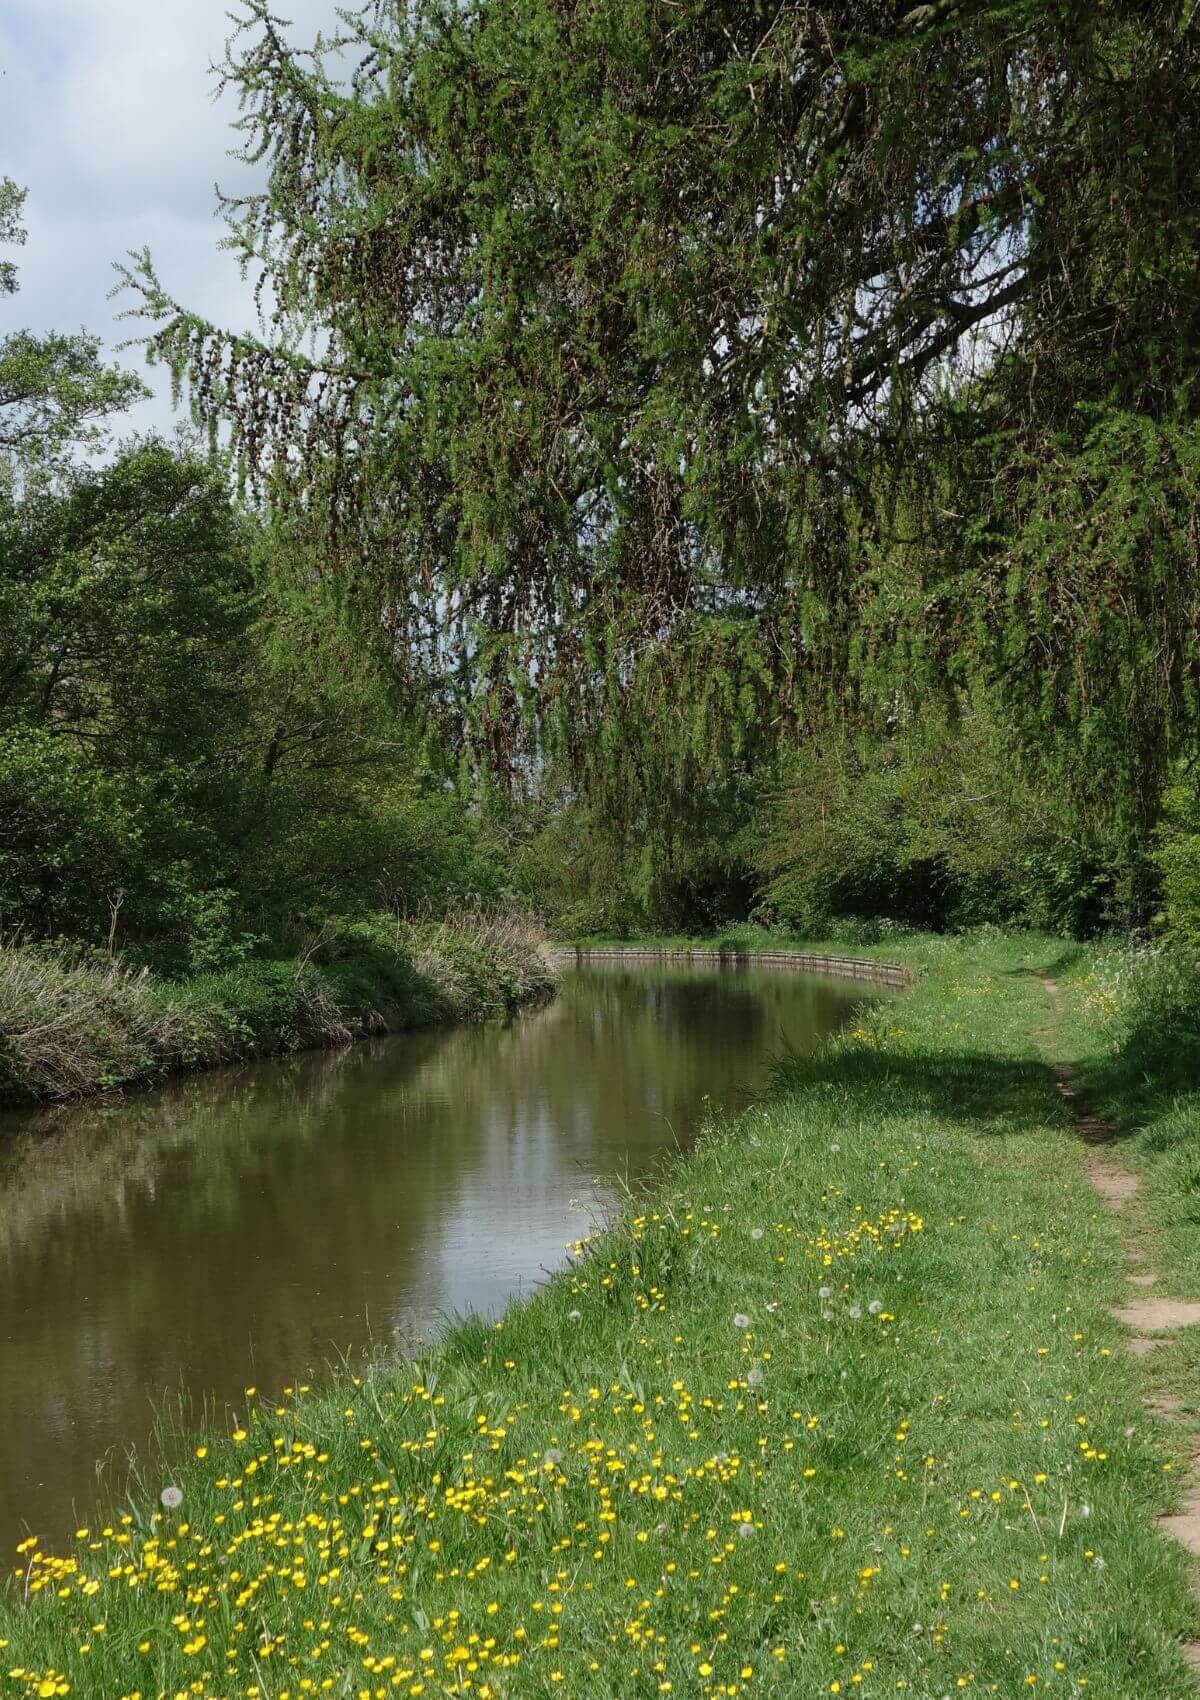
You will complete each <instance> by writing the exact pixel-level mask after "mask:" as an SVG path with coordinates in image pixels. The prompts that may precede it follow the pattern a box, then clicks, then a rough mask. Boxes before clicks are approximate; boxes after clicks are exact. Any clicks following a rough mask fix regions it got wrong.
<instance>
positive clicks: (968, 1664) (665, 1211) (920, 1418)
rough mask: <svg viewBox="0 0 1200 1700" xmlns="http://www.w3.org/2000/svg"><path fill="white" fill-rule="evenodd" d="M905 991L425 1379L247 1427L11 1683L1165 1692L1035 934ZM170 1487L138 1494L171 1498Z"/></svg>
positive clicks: (149, 1514) (471, 1691)
mask: <svg viewBox="0 0 1200 1700" xmlns="http://www.w3.org/2000/svg"><path fill="white" fill-rule="evenodd" d="M906 948H907V949H908V950H909V951H910V958H909V959H910V960H911V961H913V963H914V965H918V963H917V961H916V959H917V958H918V957H920V958H921V962H920V964H919V965H921V966H924V967H925V968H926V970H927V972H926V973H925V974H924V975H923V977H922V978H921V980H920V981H919V982H918V984H917V985H916V986H915V987H914V988H913V989H912V990H911V991H910V992H908V993H906V994H905V995H904V996H903V997H902V998H900V999H897V1000H889V1001H888V1002H887V1003H886V1004H883V1005H880V1006H877V1007H876V1008H874V1009H873V1010H871V1011H870V1012H868V1013H865V1014H864V1015H863V1016H862V1018H861V1019H860V1020H859V1021H858V1023H857V1024H856V1025H855V1027H854V1028H853V1029H852V1030H851V1031H850V1032H848V1033H846V1034H845V1035H843V1037H842V1038H840V1039H839V1040H837V1041H835V1043H834V1044H833V1045H832V1046H831V1047H829V1049H828V1050H827V1051H826V1052H825V1053H823V1054H822V1055H821V1056H820V1057H818V1058H817V1059H815V1060H813V1061H809V1062H806V1063H803V1064H802V1063H799V1062H797V1063H794V1064H791V1065H789V1067H788V1069H787V1071H786V1072H785V1073H784V1074H783V1075H782V1076H781V1077H780V1079H779V1081H778V1083H777V1087H776V1089H775V1091H774V1092H773V1093H771V1094H770V1095H769V1096H768V1097H767V1098H765V1099H764V1100H763V1101H762V1102H761V1103H760V1104H758V1105H757V1106H756V1107H755V1108H753V1109H752V1110H751V1111H749V1112H748V1113H747V1114H746V1115H744V1116H742V1117H740V1118H738V1119H737V1120H736V1121H734V1122H732V1123H730V1124H728V1125H722V1126H714V1127H713V1128H712V1129H711V1131H710V1133H709V1136H708V1137H707V1139H706V1140H705V1141H703V1143H702V1144H701V1145H700V1147H699V1148H698V1149H697V1150H696V1151H695V1152H694V1153H692V1154H691V1155H690V1156H688V1157H687V1158H686V1159H683V1160H681V1161H679V1162H677V1163H676V1164H674V1165H673V1166H672V1167H671V1168H670V1169H669V1170H668V1171H667V1172H666V1173H665V1174H664V1175H663V1176H662V1177H661V1179H660V1181H659V1182H658V1183H657V1184H656V1185H655V1186H654V1187H653V1188H651V1189H650V1191H649V1192H648V1193H647V1194H646V1195H645V1196H638V1197H636V1198H633V1199H631V1200H630V1201H629V1204H628V1208H627V1209H626V1210H625V1212H624V1213H623V1215H622V1216H621V1218H620V1220H619V1221H617V1222H616V1223H614V1224H613V1225H612V1226H611V1228H610V1229H608V1230H607V1231H606V1232H605V1233H604V1234H602V1235H601V1236H599V1237H598V1238H597V1239H595V1240H593V1241H592V1242H591V1243H589V1244H586V1245H583V1246H581V1247H580V1248H578V1256H577V1259H576V1261H575V1264H574V1267H573V1268H572V1269H570V1270H569V1271H567V1272H566V1273H564V1274H563V1275H561V1276H559V1277H557V1278H556V1279H554V1280H552V1281H551V1282H550V1283H549V1284H548V1286H547V1288H546V1289H545V1290H544V1291H543V1292H542V1293H541V1294H540V1295H538V1296H537V1297H536V1298H534V1299H533V1300H532V1301H531V1302H529V1303H528V1304H526V1305H523V1306H519V1307H516V1308H514V1309H512V1310H510V1311H509V1312H508V1313H507V1314H506V1316H505V1317H504V1319H503V1320H502V1322H501V1323H500V1324H499V1325H497V1326H489V1325H488V1324H486V1323H483V1322H480V1321H472V1320H467V1321H464V1322H462V1323H460V1324H459V1325H458V1326H457V1327H455V1328H454V1329H453V1330H452V1331H451V1333H450V1334H449V1336H448V1337H447V1338H446V1340H445V1341H444V1342H443V1344H442V1345H440V1346H439V1347H438V1348H437V1349H436V1350H435V1351H434V1352H433V1353H432V1354H430V1355H429V1356H428V1357H427V1358H426V1359H424V1360H423V1361H421V1362H419V1363H417V1364H415V1365H408V1366H405V1367H403V1368H394V1369H390V1370H384V1369H381V1371H380V1373H378V1374H376V1375H373V1376H370V1377H366V1378H363V1379H361V1380H354V1381H351V1380H346V1381H344V1382H342V1383H341V1384H337V1385H333V1386H330V1387H326V1388H323V1389H315V1390H310V1389H307V1388H293V1389H288V1390H284V1391H282V1392H281V1393H280V1394H279V1395H278V1396H277V1397H272V1398H268V1399H266V1400H263V1399H262V1398H261V1397H260V1396H259V1395H257V1394H255V1392H254V1391H253V1390H252V1389H250V1390H247V1408H246V1411H245V1414H244V1416H243V1418H242V1419H241V1421H240V1422H239V1423H238V1425H237V1426H236V1427H234V1428H233V1429H232V1432H211V1433H209V1434H207V1435H205V1436H203V1437H199V1438H197V1437H193V1438H192V1439H191V1440H190V1441H189V1443H188V1452H187V1458H188V1461H187V1463H186V1464H185V1465H180V1466H179V1467H178V1469H177V1470H175V1471H172V1472H171V1473H170V1474H167V1473H166V1467H165V1466H164V1467H163V1473H162V1475H161V1476H159V1477H156V1478H155V1479H154V1480H152V1481H147V1482H146V1484H145V1488H144V1491H143V1492H141V1493H140V1494H139V1495H138V1496H136V1497H135V1499H134V1501H133V1502H132V1503H131V1504H130V1505H129V1507H128V1508H127V1510H125V1511H124V1512H123V1513H121V1514H119V1515H118V1514H114V1515H112V1516H111V1518H110V1519H109V1521H107V1522H101V1523H99V1524H96V1525H93V1526H91V1527H89V1528H88V1529H84V1530H81V1531H80V1533H79V1535H78V1537H77V1540H76V1542H75V1544H74V1546H73V1547H72V1549H71V1550H70V1551H67V1552H64V1553H61V1554H60V1555H58V1556H52V1555H49V1554H46V1553H43V1552H42V1551H41V1550H40V1549H39V1548H38V1547H37V1546H36V1543H35V1544H33V1545H30V1546H28V1547H27V1548H26V1550H25V1551H24V1552H23V1553H22V1554H21V1556H20V1560H19V1566H20V1567H19V1569H18V1571H17V1572H16V1574H15V1576H13V1578H12V1579H11V1582H10V1584H9V1588H8V1593H7V1596H6V1598H5V1599H4V1600H3V1601H2V1602H0V1640H3V1641H4V1642H6V1643H7V1645H6V1647H5V1649H4V1651H3V1655H2V1657H3V1661H4V1663H3V1664H2V1665H0V1672H7V1673H8V1674H7V1676H0V1694H4V1693H11V1694H14V1695H18V1694H19V1695H27V1694H38V1695H47V1694H51V1693H55V1694H66V1693H73V1694H85V1695H103V1696H105V1697H106V1700H108V1697H110V1696H112V1697H115V1696H118V1695H124V1696H129V1695H132V1694H134V1693H135V1692H136V1693H138V1694H141V1695H143V1696H151V1695H170V1696H177V1695H191V1694H194V1695H198V1696H208V1697H213V1696H222V1697H229V1700H232V1697H233V1696H244V1697H247V1700H299V1697H300V1696H307V1695H314V1694H332V1695H336V1696H347V1697H349V1696H353V1697H355V1700H361V1697H363V1696H367V1697H368V1700H384V1697H385V1696H390V1695H392V1694H397V1693H398V1694H406V1695H427V1696H432V1695H439V1696H440V1695H456V1696H459V1695H471V1696H474V1697H476V1700H495V1697H498V1696H505V1697H507V1700H542V1697H546V1700H550V1697H555V1696H557V1697H565V1696H581V1697H582V1696H586V1697H588V1700H612V1697H614V1696H618V1695H619V1696H622V1697H626V1696H643V1695H644V1696H657V1695H664V1694H671V1693H674V1694H675V1695H688V1696H704V1697H705V1700H710V1697H712V1700H715V1697H717V1696H746V1697H747V1700H750V1697H752V1696H754V1695H757V1694H778V1695H780V1696H789V1697H791V1696H806V1697H807V1696H818V1695H824V1694H841V1695H843V1696H849V1695H855V1696H862V1697H864V1700H866V1697H870V1700H881V1697H882V1696H884V1695H887V1696H893V1695H896V1694H902V1695H905V1696H911V1697H913V1700H930V1697H938V1696H943V1695H951V1694H958V1693H964V1692H965V1693H970V1692H979V1693H984V1694H986V1693H991V1694H999V1695H1002V1696H1004V1697H1005V1700H1011V1697H1013V1696H1016V1695H1019V1694H1027V1693H1034V1694H1036V1693H1041V1692H1046V1693H1049V1694H1058V1695H1067V1694H1075V1695H1080V1694H1082V1695H1084V1696H1090V1697H1092V1700H1101V1697H1103V1700H1152V1697H1153V1700H1160V1697H1161V1696H1163V1695H1167V1694H1169V1695H1172V1696H1183V1695H1185V1694H1187V1693H1189V1692H1193V1691H1194V1690H1193V1689H1191V1688H1190V1687H1189V1682H1190V1681H1191V1679H1190V1678H1189V1676H1188V1675H1187V1673H1186V1671H1185V1669H1184V1665H1183V1662H1182V1659H1181V1656H1180V1653H1179V1651H1178V1646H1177V1639H1178V1637H1180V1636H1182V1635H1185V1634H1188V1633H1195V1632H1196V1630H1197V1628H1198V1627H1200V1614H1198V1611H1197V1607H1196V1604H1195V1602H1194V1600H1193V1598H1192V1595H1191V1593H1190V1590H1189V1586H1188V1569H1187V1561H1186V1560H1185V1558H1184V1556H1183V1555H1182V1553H1181V1551H1180V1550H1179V1549H1177V1548H1175V1547H1174V1546H1172V1545H1171V1544H1170V1543H1169V1542H1168V1541H1166V1540H1165V1539H1164V1538H1162V1537H1161V1536H1160V1535H1159V1534H1158V1533H1157V1531H1156V1530H1155V1527H1154V1514H1155V1512H1157V1511H1158V1510H1160V1509H1161V1508H1162V1507H1163V1505H1164V1503H1165V1502H1166V1500H1167V1498H1168V1497H1169V1493H1170V1491H1171V1482H1172V1480H1173V1476H1172V1473H1171V1472H1172V1469H1173V1468H1174V1467H1177V1466H1179V1465H1180V1463H1181V1462H1182V1460H1181V1457H1180V1447H1181V1445H1182V1442H1181V1440H1180V1438H1179V1436H1178V1434H1177V1433H1176V1432H1174V1431H1170V1430H1168V1429H1166V1428H1165V1427H1158V1426H1156V1425H1155V1424H1154V1423H1152V1422H1150V1421H1149V1420H1148V1419H1147V1418H1146V1416H1145V1413H1144V1411H1143V1409H1142V1406H1141V1402H1140V1386H1139V1380H1138V1378H1139V1376H1140V1375H1141V1373H1142V1369H1141V1367H1140V1366H1139V1365H1138V1364H1137V1363H1135V1362H1134V1361H1133V1360H1131V1359H1130V1358H1128V1357H1127V1356H1126V1355H1124V1354H1123V1353H1122V1352H1121V1350H1120V1339H1121V1332H1120V1329H1119V1328H1118V1326H1117V1324H1116V1323H1115V1322H1114V1321H1113V1319H1112V1317H1111V1316H1110V1314H1109V1311H1108V1306H1109V1305H1110V1304H1111V1303H1113V1302H1114V1301H1116V1300H1117V1299H1118V1298H1119V1297H1121V1296H1122V1295H1123V1291H1124V1288H1123V1278H1122V1267H1121V1254H1120V1249H1119V1242H1118V1239H1117V1235H1116V1230H1115V1225H1114V1223H1113V1221H1112V1219H1111V1218H1110V1217H1109V1216H1108V1215H1107V1214H1106V1213H1105V1211H1104V1209H1103V1208H1102V1206H1101V1205H1100V1204H1099V1202H1098V1200H1097V1198H1096V1196H1095V1195H1094V1194H1093V1193H1092V1191H1091V1190H1090V1188H1089V1187H1088V1185H1087V1183H1086V1180H1085V1177H1084V1173H1083V1165H1082V1161H1081V1156H1080V1153H1079V1150H1078V1148H1077V1146H1076V1145H1075V1143H1074V1140H1073V1135H1072V1134H1071V1132H1070V1130H1069V1128H1068V1126H1067V1122H1066V1117H1065V1113H1064V1111H1063V1109H1062V1107H1061V1105H1060V1103H1059V1102H1058V1100H1057V1097H1056V1094H1055V1092H1054V1089H1053V1085H1052V1083H1051V1079H1050V1076H1049V1071H1048V1069H1047V1068H1046V1065H1045V1063H1044V1061H1042V1060H1041V1058H1040V1057H1039V1055H1038V1053H1037V1052H1036V1050H1035V1047H1034V1043H1033V1040H1032V1037H1031V1030H1032V1029H1033V1028H1034V1027H1035V1026H1037V1025H1038V1024H1039V1023H1041V1022H1044V1021H1045V1020H1046V1019H1048V1011H1049V1008H1050V999H1049V997H1048V994H1047V993H1046V992H1045V991H1044V990H1043V988H1042V987H1041V985H1040V983H1039V981H1038V979H1037V978H1036V973H1037V972H1038V971H1042V972H1045V971H1050V972H1057V971H1061V970H1060V968H1059V963H1060V958H1061V946H1060V945H1059V944H1057V943H1055V942H1053V941H1039V940H1036V939H1028V938H1026V939H1000V938H988V939H982V940H975V941H965V942H961V941H960V942H957V943H953V944H951V943H948V942H946V941H935V940H932V941H925V942H924V943H918V942H917V941H910V943H909V945H908V946H907V947H906ZM164 1489H165V1490H167V1491H166V1492H165V1493H164V1492H163V1490H164Z"/></svg>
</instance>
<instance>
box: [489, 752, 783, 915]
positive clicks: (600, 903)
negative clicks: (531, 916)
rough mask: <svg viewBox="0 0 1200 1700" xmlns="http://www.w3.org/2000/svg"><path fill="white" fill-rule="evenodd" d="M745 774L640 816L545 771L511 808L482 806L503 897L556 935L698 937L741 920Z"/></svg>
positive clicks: (746, 876)
mask: <svg viewBox="0 0 1200 1700" xmlns="http://www.w3.org/2000/svg"><path fill="white" fill-rule="evenodd" d="M750 797H751V791H750V786H749V781H748V778H747V777H746V776H742V777H740V778H739V779H738V780H737V781H735V782H731V783H727V784H724V785H721V786H711V787H708V788H701V787H697V788H696V789H695V790H693V791H692V792H690V793H686V794H682V795H681V794H679V793H673V794H672V796H671V801H670V806H669V807H662V806H661V803H662V799H660V800H659V804H660V806H655V807H651V806H649V805H647V803H646V802H645V801H644V799H642V798H641V797H640V796H639V795H638V794H637V793H636V792H635V793H633V794H632V795H626V796H625V797H624V798H621V797H620V796H619V795H618V794H617V787H615V786H614V787H610V788H608V789H607V790H605V791H602V792H601V794H600V795H599V796H592V795H586V794H585V795H580V794H578V793H577V792H576V791H575V790H574V789H573V788H572V787H571V786H570V785H569V784H566V783H565V782H561V781H560V782H559V783H557V784H556V783H555V782H554V780H553V778H552V777H551V776H550V775H549V774H548V775H546V776H545V778H544V780H543V783H542V785H541V786H540V787H539V789H538V790H537V791H536V792H535V793H534V794H533V795H532V796H527V797H524V798H522V799H520V800H519V801H518V802H515V803H514V802H513V801H512V800H508V801H507V802H505V801H502V800H500V799H495V798H493V799H492V801H491V805H490V808H489V809H488V810H486V811H485V816H484V825H485V837H486V839H487V841H488V842H489V843H490V844H491V845H492V846H493V853H494V854H495V856H496V857H497V859H498V860H500V861H501V862H502V863H503V865H504V868H505V870H506V879H507V884H508V888H509V890H510V892H511V893H512V895H513V896H514V897H515V898H517V899H518V900H519V901H521V902H522V903H523V905H524V906H526V907H528V908H529V909H531V910H532V911H533V912H534V913H535V914H536V915H538V916H539V918H540V919H541V920H542V921H543V922H545V923H546V924H547V925H548V926H550V927H551V928H552V929H553V931H554V932H555V933H556V934H558V935H559V936H560V937H564V938H579V937H586V936H594V935H599V934H604V935H607V936H610V937H630V936H632V935H633V934H635V933H643V932H647V931H655V932H662V931H664V930H665V931H673V930H683V931H693V932H707V931H711V930H712V929H714V928H720V927H722V926H724V925H726V924H727V923H729V922H736V921H741V920H745V919H746V917H747V915H748V914H749V912H750V909H751V907H752V905H753V902H754V889H755V880H754V872H753V869H752V866H751V863H750V857H749V853H748V847H747V842H746V840H747V830H746V822H747V819H748V815H749V808H750Z"/></svg>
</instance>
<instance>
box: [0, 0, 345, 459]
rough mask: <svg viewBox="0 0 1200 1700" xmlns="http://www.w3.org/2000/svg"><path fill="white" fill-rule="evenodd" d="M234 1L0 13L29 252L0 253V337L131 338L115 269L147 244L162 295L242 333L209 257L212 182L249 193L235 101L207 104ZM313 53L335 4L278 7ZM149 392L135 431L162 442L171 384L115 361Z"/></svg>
mask: <svg viewBox="0 0 1200 1700" xmlns="http://www.w3.org/2000/svg"><path fill="white" fill-rule="evenodd" d="M232 4H233V0H0V176H9V177H12V178H15V180H16V181H17V182H18V183H20V184H22V185H24V186H25V187H26V188H27V189H28V191H29V198H28V200H27V202H26V205H25V224H26V226H27V227H28V231H29V240H28V243H27V244H26V246H25V247H24V248H22V249H17V250H6V251H5V253H6V257H9V258H12V259H14V260H16V262H17V264H18V266H19V277H20V284H21V287H20V292H19V293H18V294H17V295H16V296H13V297H11V298H8V299H4V298H0V335H2V334H4V333H6V332H8V331H10V330H15V329H18V328H24V327H29V328H31V329H34V330H41V331H44V330H51V329H54V330H64V331H73V330H78V329H80V328H81V327H84V328H86V329H88V330H90V331H94V332H96V333H97V334H98V335H100V336H102V337H103V338H104V341H105V344H106V347H107V348H108V349H109V350H110V351H113V352H114V353H115V349H116V345H117V343H118V342H120V341H122V340H123V339H125V338H126V337H128V336H130V335H131V334H134V331H133V328H132V327H131V326H130V325H129V324H121V323H119V322H118V320H117V317H116V315H117V314H118V313H119V312H120V310H121V302H120V301H109V300H108V299H107V296H108V292H109V290H110V289H111V288H112V285H113V282H114V281H115V280H114V274H113V270H112V264H113V261H114V260H119V259H123V258H124V256H125V254H126V253H127V251H128V250H129V249H133V248H143V247H146V246H149V248H150V250H151V252H152V254H153V256H154V259H155V262H156V264H157V266H158V271H159V276H160V277H161V279H162V281H163V283H164V285H165V286H166V288H167V289H169V290H170V291H171V293H172V294H174V295H175V296H176V297H177V298H179V299H181V300H183V301H185V302H186V303H187V304H188V305H189V306H191V307H194V308H196V309H197V310H198V311H200V312H202V313H204V314H206V315H208V316H209V317H210V318H213V319H216V320H219V321H220V322H222V323H224V324H230V325H236V326H239V327H243V328H252V327H253V324H254V309H253V302H252V300H251V298H250V290H249V287H248V286H247V285H246V284H243V282H242V280H241V278H240V276H239V273H238V268H237V264H236V262H235V261H234V259H233V257H232V256H231V255H229V254H226V253H222V252H221V251H219V249H218V246H217V244H218V242H219V240H220V237H221V235H222V234H223V228H224V227H223V225H222V224H221V223H220V221H219V220H218V219H217V218H216V217H215V216H214V208H215V204H216V197H215V195H214V192H213V185H214V183H217V182H219V183H220V184H221V187H222V188H223V189H225V190H227V191H228V190H231V189H235V188H238V187H244V186H245V185H246V184H247V181H248V179H247V177H246V172H245V168H244V167H242V166H240V165H238V164H237V162H236V161H234V160H232V159H230V158H229V157H228V149H229V148H230V147H231V146H232V145H233V143H234V141H235V140H236V138H235V136H234V135H233V133H232V132H231V131H230V128H229V123H230V119H231V117H234V116H236V109H235V108H234V106H233V103H232V102H230V101H225V102H223V103H221V104H220V105H214V104H213V100H212V91H213V79H212V78H211V76H210V75H209V69H208V68H209V65H210V63H211V62H212V61H213V60H214V59H218V58H220V56H221V50H222V45H223V43H224V41H225V39H226V37H227V35H228V34H229V27H230V26H229V18H228V12H229V10H230V8H231V6H232ZM276 10H277V11H278V12H280V13H281V14H282V15H283V16H284V17H285V18H289V19H291V20H292V21H293V28H292V30H291V32H290V33H291V34H292V36H293V38H294V39H296V40H297V41H299V42H301V43H307V42H309V41H310V40H311V39H312V38H313V37H314V36H315V35H316V33H317V31H318V29H320V28H322V27H324V28H326V29H329V28H330V26H332V25H333V24H334V22H335V19H336V0H279V3H278V5H277V6H276ZM120 358H121V359H122V360H123V362H124V363H126V364H128V365H132V366H134V367H135V368H136V369H137V370H139V371H140V372H141V373H142V375H143V376H144V377H146V378H147V379H148V381H149V382H151V383H152V384H153V385H154V386H155V388H156V391H157V394H156V396H155V399H154V400H153V401H151V402H147V403H145V404H143V405H142V406H141V407H139V408H137V409H135V410H134V411H133V413H131V415H130V416H129V421H128V426H129V428H130V429H136V430H149V429H151V428H154V427H158V428H162V429H168V430H169V429H170V427H171V425H172V422H173V415H172V412H171V406H170V395H169V383H168V380H167V378H166V375H165V374H164V373H162V372H161V371H158V370H156V371H154V372H152V373H151V372H147V371H146V369H145V366H144V364H143V361H142V356H141V353H140V351H139V350H127V351H126V352H125V353H124V354H123V355H121V356H120Z"/></svg>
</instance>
